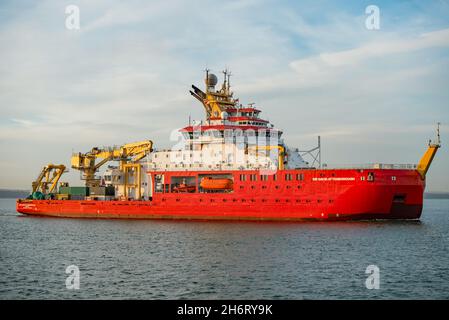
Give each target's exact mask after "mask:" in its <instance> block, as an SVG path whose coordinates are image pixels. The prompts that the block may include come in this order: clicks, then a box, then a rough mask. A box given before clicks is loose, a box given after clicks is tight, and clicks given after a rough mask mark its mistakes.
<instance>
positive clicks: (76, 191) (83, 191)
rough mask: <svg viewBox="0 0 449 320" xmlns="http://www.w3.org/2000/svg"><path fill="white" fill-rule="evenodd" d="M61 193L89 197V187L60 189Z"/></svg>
mask: <svg viewBox="0 0 449 320" xmlns="http://www.w3.org/2000/svg"><path fill="white" fill-rule="evenodd" d="M59 193H61V194H69V195H76V196H84V197H85V196H88V195H89V187H60V188H59Z"/></svg>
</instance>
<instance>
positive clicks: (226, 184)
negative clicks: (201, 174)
mask: <svg viewBox="0 0 449 320" xmlns="http://www.w3.org/2000/svg"><path fill="white" fill-rule="evenodd" d="M200 187H201V188H203V189H205V190H229V189H232V187H233V182H232V179H213V178H211V177H205V178H203V179H201V182H200Z"/></svg>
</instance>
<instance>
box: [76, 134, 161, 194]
mask: <svg viewBox="0 0 449 320" xmlns="http://www.w3.org/2000/svg"><path fill="white" fill-rule="evenodd" d="M152 147H153V142H152V141H151V140H144V141H140V142H134V143H128V144H125V145H123V146H120V147H105V148H97V147H95V148H92V150H90V151H89V152H86V153H81V152H78V153H75V154H73V155H72V158H71V166H72V168H73V169H76V170H79V171H81V179H82V180H86V186H87V187H98V186H99V185H100V179H99V178H98V177H96V176H95V173H96V172H97V171H98V169H99V168H100V167H101V166H102V165H104V164H105V163H106V162H108V161H119V162H120V170H122V171H125V173H126V172H129V171H130V169H129V168H130V167H132V166H131V165H132V164H134V165H135V166H134V167H132V168H137V166H139V173H140V164H138V162H139V160H141V159H143V158H144V157H145V156H147V155H148V154H149V153H150V152H152V151H153V149H152ZM97 159H101V160H100V161H99V162H98V163H96V161H97ZM126 180H127V178H126V176H125V182H126ZM138 180H139V181H140V174H139V177H138ZM125 184H126V183H125ZM125 189H126V186H125ZM139 191H140V188H139Z"/></svg>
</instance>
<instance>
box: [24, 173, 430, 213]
mask: <svg viewBox="0 0 449 320" xmlns="http://www.w3.org/2000/svg"><path fill="white" fill-rule="evenodd" d="M207 173H211V174H228V175H231V176H232V177H233V180H234V190H233V192H226V193H202V192H194V193H175V192H167V190H166V189H165V188H164V190H165V191H163V192H161V193H153V196H152V199H151V200H146V201H135V200H134V201H96V200H82V201H80V200H18V201H17V211H18V212H20V213H24V214H28V215H37V216H55V217H76V218H122V219H201V220H330V221H335V220H360V219H363V220H368V219H419V218H420V216H421V211H422V204H423V193H424V187H425V181H423V180H422V179H421V178H420V175H419V174H418V172H417V171H416V170H386V169H369V170H366V169H365V170H359V169H349V170H283V171H278V172H277V174H276V178H275V177H274V176H272V175H269V176H268V179H267V180H263V179H260V177H261V176H260V172H258V171H229V172H224V171H219V172H217V171H214V172H163V173H161V172H150V173H149V174H150V177H152V180H151V181H152V183H154V175H155V174H164V175H165V181H166V183H169V182H170V178H171V177H172V176H179V175H182V176H187V177H198V175H204V174H207ZM242 175H245V176H246V177H243V178H242ZM253 177H254V178H253ZM372 177H373V179H372Z"/></svg>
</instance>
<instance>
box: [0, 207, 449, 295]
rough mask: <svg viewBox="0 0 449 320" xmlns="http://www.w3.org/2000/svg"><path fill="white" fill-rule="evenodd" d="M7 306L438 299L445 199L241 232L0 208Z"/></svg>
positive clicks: (447, 255) (0, 284)
mask: <svg viewBox="0 0 449 320" xmlns="http://www.w3.org/2000/svg"><path fill="white" fill-rule="evenodd" d="M69 265H76V266H78V268H79V270H80V288H79V290H69V289H67V288H66V278H67V277H68V276H69V275H68V274H66V267H67V266H69ZM368 265H376V266H378V267H379V269H380V289H379V290H375V289H374V290H368V289H367V288H366V286H365V280H366V278H367V277H368V276H369V275H367V274H365V271H366V268H367V266H368ZM11 298H19V299H67V298H69V299H70V298H75V299H120V298H123V299H259V298H261V299H262V298H264V299H371V298H375V299H391V298H397V299H418V298H422V299H431V298H436V299H449V200H426V202H425V209H424V212H423V216H422V219H421V221H420V222H341V223H340V222H338V223H334V222H333V223H266V222H264V223H257V222H245V223H242V222H187V221H151V220H150V221H116V220H83V219H61V218H33V217H25V216H22V215H19V214H17V213H16V212H15V200H14V199H0V299H11Z"/></svg>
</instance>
